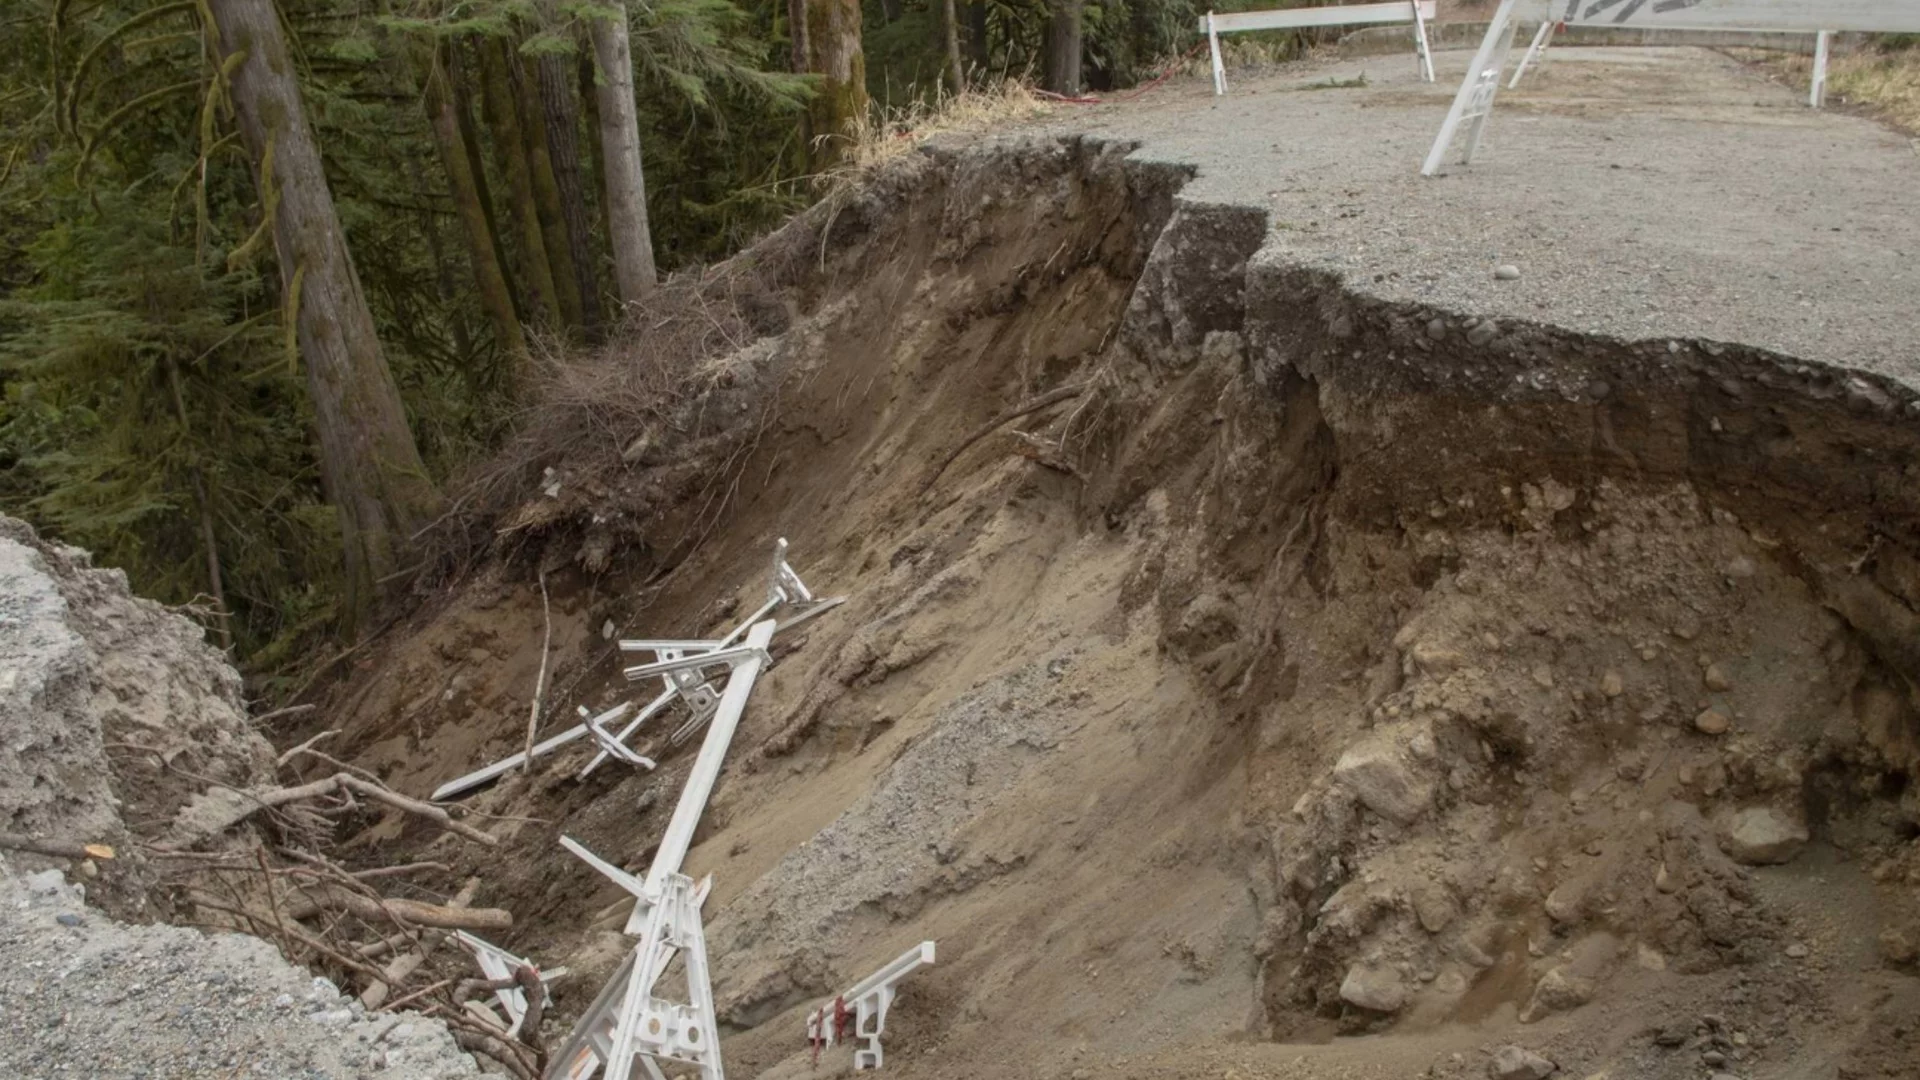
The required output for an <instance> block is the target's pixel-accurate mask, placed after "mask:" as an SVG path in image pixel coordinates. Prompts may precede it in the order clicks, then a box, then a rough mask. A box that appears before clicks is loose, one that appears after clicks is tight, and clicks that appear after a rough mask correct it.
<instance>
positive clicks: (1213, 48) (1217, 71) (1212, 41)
mask: <svg viewBox="0 0 1920 1080" xmlns="http://www.w3.org/2000/svg"><path fill="white" fill-rule="evenodd" d="M1207 50H1208V51H1209V52H1211V53H1212V54H1213V96H1214V97H1220V96H1222V95H1224V94H1225V93H1226V92H1227V69H1226V67H1225V65H1223V64H1221V63H1220V34H1219V33H1218V32H1217V31H1215V30H1214V28H1213V12H1211V11H1209V12H1207Z"/></svg>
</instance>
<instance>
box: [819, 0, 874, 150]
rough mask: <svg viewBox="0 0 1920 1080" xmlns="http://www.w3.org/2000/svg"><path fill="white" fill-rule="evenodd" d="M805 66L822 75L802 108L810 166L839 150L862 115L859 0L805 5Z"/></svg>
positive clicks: (854, 131) (864, 68) (865, 103)
mask: <svg viewBox="0 0 1920 1080" xmlns="http://www.w3.org/2000/svg"><path fill="white" fill-rule="evenodd" d="M807 48H808V50H809V56H808V64H807V70H809V71H811V72H813V73H815V74H817V75H820V76H822V78H821V81H820V92H819V93H818V94H817V95H815V97H814V99H813V107H812V109H811V110H810V112H809V114H808V131H807V134H808V142H809V144H810V151H809V155H808V157H809V160H810V161H811V162H812V164H813V167H814V169H815V170H821V169H826V168H829V167H831V166H832V165H833V164H834V163H836V162H838V161H839V160H840V159H841V157H842V156H844V155H845V154H846V152H847V150H848V149H849V148H850V147H851V146H852V141H853V139H854V138H856V137H857V135H858V132H859V129H860V126H861V125H862V123H863V122H864V121H865V120H866V118H867V109H868V107H869V104H870V103H869V100H868V98H867V57H866V54H865V53H864V52H862V51H861V48H860V0H813V2H812V3H810V4H808V5H807Z"/></svg>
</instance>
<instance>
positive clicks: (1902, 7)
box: [1420, 0, 1920, 176]
mask: <svg viewBox="0 0 1920 1080" xmlns="http://www.w3.org/2000/svg"><path fill="white" fill-rule="evenodd" d="M1522 22H1530V23H1554V22H1558V23H1563V24H1565V25H1567V26H1610V27H1620V28H1625V29H1630V30H1718V31H1741V32H1752V33H1806V34H1819V35H1820V39H1819V42H1818V45H1817V47H1816V54H1815V57H1814V87H1813V91H1812V94H1811V97H1810V103H1811V104H1813V105H1814V106H1815V107H1816V108H1817V107H1819V105H1820V103H1821V101H1822V99H1823V98H1824V96H1825V90H1826V87H1825V83H1826V64H1825V54H1826V51H1827V47H1828V42H1829V38H1830V35H1831V34H1832V33H1834V32H1835V31H1863V32H1868V33H1920V2H1916V0H1652V2H1649V0H1500V7H1499V8H1498V10H1496V11H1495V12H1494V14H1493V19H1492V20H1491V21H1490V22H1488V24H1487V36H1486V37H1484V38H1482V39H1481V41H1480V49H1479V51H1478V52H1477V53H1475V54H1474V58H1473V64H1472V66H1471V67H1469V68H1468V69H1467V75H1466V78H1465V79H1463V80H1461V83H1460V90H1459V92H1458V93H1456V94H1455V95H1454V98H1453V107H1452V108H1450V109H1448V110H1447V118H1446V120H1445V121H1444V122H1443V123H1442V124H1441V125H1440V134H1439V135H1438V136H1437V137H1436V138H1435V139H1434V141H1433V148H1432V149H1431V150H1429V151H1428V152H1427V159H1426V162H1425V163H1424V164H1422V165H1421V167H1420V174H1421V175H1422V176H1432V175H1433V174H1434V173H1436V172H1438V171H1439V170H1440V166H1441V164H1442V163H1443V162H1444V161H1445V160H1446V156H1447V151H1448V150H1450V149H1452V147H1453V143H1454V139H1455V138H1456V137H1457V136H1459V135H1460V134H1461V128H1462V127H1463V126H1465V127H1466V128H1467V130H1466V144H1465V146H1464V147H1463V149H1462V151H1461V155H1460V162H1461V164H1463V165H1464V164H1467V163H1470V162H1471V161H1472V160H1473V155H1474V151H1475V150H1477V149H1478V148H1479V146H1480V137H1481V135H1482V134H1484V133H1485V131H1486V125H1487V117H1488V116H1490V115H1491V114H1492V112H1493V102H1494V98H1495V97H1496V96H1497V95H1498V94H1499V91H1500V74H1501V70H1502V69H1503V68H1504V67H1505V66H1506V61H1507V54H1508V53H1510V52H1511V51H1512V50H1513V34H1514V30H1515V28H1516V27H1517V26H1518V25H1519V24H1520V23H1522ZM1536 41H1538V42H1541V43H1542V47H1544V38H1543V37H1541V36H1538V35H1536ZM1532 52H1533V50H1529V53H1532ZM1536 58H1537V57H1536ZM1515 81H1516V82H1517V81H1518V76H1517V75H1516V76H1515Z"/></svg>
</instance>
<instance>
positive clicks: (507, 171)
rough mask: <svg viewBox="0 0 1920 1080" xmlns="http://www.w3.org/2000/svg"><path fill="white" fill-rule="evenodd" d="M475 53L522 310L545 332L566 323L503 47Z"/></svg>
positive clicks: (489, 42)
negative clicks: (503, 184) (502, 180)
mask: <svg viewBox="0 0 1920 1080" xmlns="http://www.w3.org/2000/svg"><path fill="white" fill-rule="evenodd" d="M479 48H480V115H481V116H482V117H483V118H484V119H485V120H486V122H487V126H488V128H490V129H491V130H492V133H493V156H494V160H495V161H496V163H498V165H499V166H500V174H501V175H502V176H504V177H506V180H507V221H508V222H509V223H510V225H511V226H512V228H513V237H514V252H515V254H517V255H518V256H519V258H518V260H517V265H518V266H519V268H520V284H521V285H522V286H523V287H524V288H525V289H526V290H527V308H528V309H529V310H530V312H531V313H533V315H534V318H533V321H535V322H538V323H542V324H544V325H546V326H549V327H557V326H563V325H565V323H566V320H565V319H564V317H563V316H562V314H561V311H560V298H559V293H558V292H557V291H556V290H555V288H554V284H553V266H552V264H550V263H548V262H547V240H546V237H545V236H544V235H542V233H541V230H540V211H539V209H538V207H536V206H535V205H534V201H535V200H534V194H533V167H532V165H531V164H529V162H528V161H527V140H526V136H525V135H524V134H523V133H522V132H521V130H520V111H519V107H518V106H517V105H515V104H514V100H513V87H512V84H511V83H510V82H509V80H508V76H507V46H506V43H505V42H503V41H501V40H500V39H499V38H495V37H489V38H482V39H481V40H480V41H479Z"/></svg>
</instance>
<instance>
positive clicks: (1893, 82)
mask: <svg viewBox="0 0 1920 1080" xmlns="http://www.w3.org/2000/svg"><path fill="white" fill-rule="evenodd" d="M1732 51H1733V53H1734V55H1736V56H1738V57H1739V58H1740V59H1741V60H1743V61H1745V62H1747V63H1749V64H1754V65H1756V66H1758V67H1760V68H1761V69H1762V70H1764V71H1766V72H1767V73H1768V74H1769V75H1770V76H1772V77H1774V78H1778V79H1782V80H1784V81H1787V82H1790V83H1792V84H1793V85H1794V86H1797V87H1799V88H1800V89H1801V90H1803V91H1804V90H1806V89H1807V88H1808V87H1809V86H1810V85H1811V83H1812V80H1813V57H1811V56H1803V55H1800V54H1798V53H1780V52H1772V51H1763V50H1760V49H1736V50H1732ZM1827 104H1828V105H1829V106H1833V105H1839V106H1845V107H1851V108H1856V109H1860V110H1862V111H1864V112H1866V113H1867V114H1869V115H1871V116H1874V117H1876V118H1878V119H1880V120H1883V121H1885V122H1887V123H1889V124H1892V125H1893V126H1895V127H1897V128H1899V129H1900V130H1902V131H1904V132H1906V133H1907V134H1909V135H1920V48H1911V47H1908V48H1888V47H1874V46H1868V47H1865V48H1861V49H1858V50H1855V51H1853V52H1840V53H1836V54H1835V55H1834V56H1833V57H1832V58H1831V59H1830V60H1829V61H1828V64H1827Z"/></svg>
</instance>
